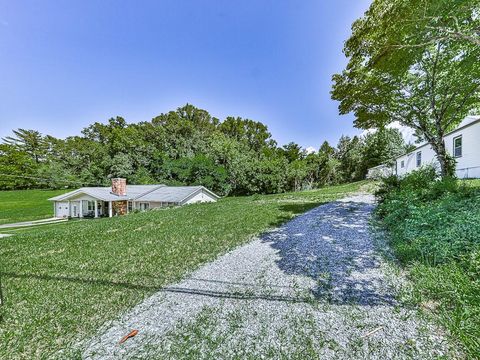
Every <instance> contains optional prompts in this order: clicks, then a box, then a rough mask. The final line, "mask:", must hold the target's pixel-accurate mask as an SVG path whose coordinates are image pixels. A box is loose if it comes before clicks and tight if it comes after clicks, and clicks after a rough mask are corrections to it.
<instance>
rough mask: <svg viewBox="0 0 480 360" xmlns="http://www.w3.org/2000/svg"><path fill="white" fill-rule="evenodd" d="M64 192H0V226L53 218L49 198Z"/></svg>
mask: <svg viewBox="0 0 480 360" xmlns="http://www.w3.org/2000/svg"><path fill="white" fill-rule="evenodd" d="M64 192H65V190H17V191H15V190H12V191H0V224H9V223H15V222H20V221H29V220H38V219H46V218H50V217H52V216H53V204H52V202H51V201H48V199H49V198H51V197H54V196H57V195H60V194H62V193H64Z"/></svg>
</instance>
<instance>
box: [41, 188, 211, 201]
mask: <svg viewBox="0 0 480 360" xmlns="http://www.w3.org/2000/svg"><path fill="white" fill-rule="evenodd" d="M202 190H203V191H205V192H207V193H208V194H210V195H211V196H213V197H214V198H216V199H218V198H219V196H218V195H216V194H214V193H213V192H211V191H210V190H208V189H207V188H205V187H203V186H166V185H127V195H125V196H119V195H115V194H113V193H112V189H111V188H110V187H84V188H80V189H77V190H74V191H70V192H68V193H66V194H63V195H59V196H55V197H53V198H50V199H49V200H51V201H62V200H68V199H70V198H72V197H75V196H77V195H80V194H86V195H89V196H91V197H94V198H96V199H99V200H103V201H122V200H136V201H161V202H174V203H180V202H183V201H184V200H186V199H188V198H189V197H191V196H194V195H196V194H197V193H199V192H200V191H202Z"/></svg>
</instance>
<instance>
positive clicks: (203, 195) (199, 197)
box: [183, 190, 217, 204]
mask: <svg viewBox="0 0 480 360" xmlns="http://www.w3.org/2000/svg"><path fill="white" fill-rule="evenodd" d="M214 201H217V199H215V198H214V197H213V196H211V195H210V194H208V193H207V192H206V191H204V190H202V191H201V192H199V193H198V194H196V195H194V196H193V197H191V198H190V199H187V200H186V201H184V202H183V203H184V204H194V203H198V202H214Z"/></svg>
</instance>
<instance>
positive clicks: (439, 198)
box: [377, 168, 480, 354]
mask: <svg viewBox="0 0 480 360" xmlns="http://www.w3.org/2000/svg"><path fill="white" fill-rule="evenodd" d="M377 196H378V198H379V201H380V204H379V206H378V208H377V215H378V217H379V218H380V220H381V222H382V223H383V225H384V227H385V228H386V229H387V230H388V234H389V241H390V244H391V246H392V248H393V250H394V251H395V253H396V256H397V258H398V259H399V260H400V262H401V263H402V264H403V265H404V266H406V267H407V268H408V269H409V270H410V276H411V278H412V281H413V283H414V285H415V286H414V289H415V290H414V292H415V295H416V296H415V297H414V298H415V299H417V300H418V302H420V303H421V302H427V301H434V302H435V303H439V306H438V309H437V313H438V315H439V318H440V319H441V320H442V321H443V322H444V324H445V325H446V327H447V328H449V330H450V332H451V333H452V334H454V335H455V336H456V337H457V339H459V340H460V341H461V342H462V343H463V344H464V346H465V348H466V351H467V353H468V354H480V343H479V342H478V341H472V337H473V338H476V339H480V317H479V316H477V315H478V314H480V282H479V281H478V279H479V276H480V237H479V234H480V191H479V190H478V189H476V188H474V187H467V186H464V185H459V183H458V181H457V180H455V179H453V178H446V179H438V178H437V176H436V174H435V172H434V171H432V169H429V168H424V169H421V170H419V171H416V172H414V173H412V174H411V175H408V176H406V177H405V178H403V179H396V178H388V179H385V180H384V182H383V184H382V185H381V186H380V188H379V190H378V192H377Z"/></svg>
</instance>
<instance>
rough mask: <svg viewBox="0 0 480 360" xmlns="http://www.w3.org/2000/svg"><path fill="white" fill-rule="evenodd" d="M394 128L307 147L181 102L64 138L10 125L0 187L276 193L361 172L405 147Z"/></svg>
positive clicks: (0, 152) (0, 149) (2, 147)
mask: <svg viewBox="0 0 480 360" xmlns="http://www.w3.org/2000/svg"><path fill="white" fill-rule="evenodd" d="M404 150H405V147H404V144H403V139H402V137H401V134H400V133H399V132H398V131H397V130H393V129H384V130H381V131H378V132H376V133H369V134H367V135H365V136H362V137H354V138H349V137H342V138H341V139H340V142H339V144H338V146H337V148H334V147H332V146H330V145H329V144H328V143H327V142H325V143H324V144H323V145H322V146H321V148H320V150H319V152H316V153H307V152H306V151H305V150H304V149H302V148H301V147H300V146H299V145H297V144H295V143H290V144H287V145H285V146H283V147H279V146H277V144H276V142H275V141H274V140H273V139H272V137H271V134H270V133H269V132H268V129H267V127H266V126H265V125H263V124H262V123H260V122H255V121H252V120H248V119H242V118H233V117H227V118H226V119H225V120H224V121H222V122H221V121H220V120H218V119H217V118H215V117H212V116H211V115H210V114H209V113H208V112H207V111H205V110H201V109H198V108H196V107H194V106H192V105H188V104H187V105H186V106H184V107H182V108H179V109H177V110H176V111H170V112H168V113H166V114H161V115H159V116H157V117H155V118H154V119H152V120H151V121H148V122H141V123H136V124H128V123H127V122H126V121H125V120H124V119H122V118H120V117H117V118H115V119H110V120H109V121H108V123H107V124H101V123H94V124H93V125H91V126H89V127H87V128H86V129H84V130H83V131H82V136H72V137H68V138H66V139H65V140H63V139H57V138H54V137H52V136H48V135H47V136H43V135H42V134H40V133H39V132H37V131H35V130H24V129H19V130H15V131H14V134H13V136H11V137H8V138H5V139H4V143H3V144H0V189H25V188H36V187H43V188H61V187H65V186H69V187H80V186H81V185H84V186H88V185H93V186H95V185H102V184H103V185H108V178H110V177H115V176H119V177H125V178H127V180H128V183H130V184H147V183H167V184H172V185H179V184H185V185H204V186H206V187H207V188H210V189H212V190H213V191H215V192H217V193H219V194H220V195H229V194H234V195H245V194H253V193H264V194H271V193H281V192H285V191H292V190H294V191H297V190H302V189H312V188H316V187H319V186H323V185H326V184H338V183H342V182H348V181H352V180H360V179H363V178H364V176H365V174H366V172H367V169H368V168H369V167H372V166H376V165H379V164H381V163H382V162H385V161H386V160H389V159H391V158H392V157H393V156H395V155H399V153H401V152H404Z"/></svg>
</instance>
